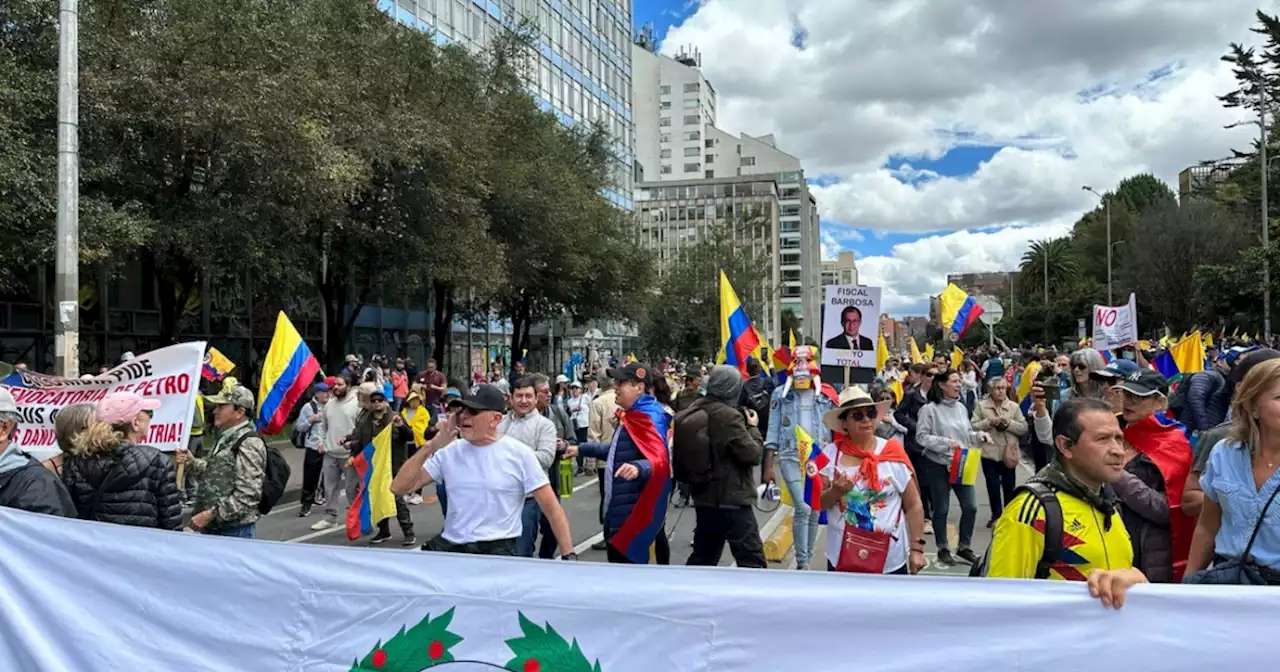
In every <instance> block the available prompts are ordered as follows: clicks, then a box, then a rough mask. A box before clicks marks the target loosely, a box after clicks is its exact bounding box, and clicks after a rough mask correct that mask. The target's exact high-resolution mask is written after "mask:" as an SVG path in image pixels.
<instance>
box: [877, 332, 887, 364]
mask: <svg viewBox="0 0 1280 672" xmlns="http://www.w3.org/2000/svg"><path fill="white" fill-rule="evenodd" d="M888 364H889V344H888V343H886V342H885V340H884V334H880V338H879V342H878V343H876V373H881V372H883V371H884V367H885V366H888Z"/></svg>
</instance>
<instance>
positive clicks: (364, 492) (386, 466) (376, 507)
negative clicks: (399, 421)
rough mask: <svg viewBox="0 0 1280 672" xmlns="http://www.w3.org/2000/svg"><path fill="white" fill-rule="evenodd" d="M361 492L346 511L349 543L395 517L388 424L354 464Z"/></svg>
mask: <svg viewBox="0 0 1280 672" xmlns="http://www.w3.org/2000/svg"><path fill="white" fill-rule="evenodd" d="M351 468H352V469H354V470H355V472H356V478H357V479H358V481H357V482H358V483H359V484H360V490H359V492H357V493H356V498H355V500H354V501H352V502H351V507H350V508H348V509H347V539H349V540H351V541H355V540H356V539H359V538H360V535H363V534H369V533H370V532H373V526H374V525H377V524H378V523H380V522H382V521H384V520H386V519H388V518H390V517H392V516H394V515H396V498H395V495H393V494H391V425H390V424H388V425H387V426H386V427H384V428H383V429H382V431H381V432H378V435H377V436H375V437H373V441H371V442H369V443H368V444H367V445H365V447H364V450H362V451H360V452H359V453H358V454H357V455H356V456H355V457H354V458H353V459H352V462H351Z"/></svg>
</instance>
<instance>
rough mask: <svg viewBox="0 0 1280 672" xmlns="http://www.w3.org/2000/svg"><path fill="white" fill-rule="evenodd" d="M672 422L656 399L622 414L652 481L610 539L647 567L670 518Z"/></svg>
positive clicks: (641, 400) (640, 402)
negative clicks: (669, 437) (669, 434)
mask: <svg viewBox="0 0 1280 672" xmlns="http://www.w3.org/2000/svg"><path fill="white" fill-rule="evenodd" d="M670 424H671V418H670V416H668V415H667V412H666V411H665V410H664V409H663V408H662V404H659V403H658V400H657V399H654V398H653V397H651V396H649V395H647V394H646V395H643V396H641V397H640V398H639V399H637V400H636V403H635V404H633V405H632V406H631V408H630V409H628V410H626V411H623V412H622V427H621V429H622V431H625V432H626V433H627V435H628V436H630V437H631V440H632V441H633V442H635V444H636V448H637V449H639V450H640V453H641V454H642V455H644V457H645V459H646V460H648V461H649V465H650V467H651V469H650V473H649V480H648V481H647V482H646V483H645V484H644V489H643V490H641V491H640V499H639V500H638V501H637V502H636V504H635V507H634V508H632V509H631V513H630V514H629V515H628V516H627V519H626V521H624V522H623V523H622V527H620V528H618V531H617V532H616V533H615V534H614V535H613V536H612V537H610V538H609V543H610V544H611V545H612V546H613V547H614V548H615V549H617V550H618V551H619V552H621V553H622V554H624V555H626V556H627V558H628V559H629V560H631V562H633V563H636V564H640V565H643V564H648V562H649V546H650V545H651V544H653V540H654V539H655V538H657V536H658V531H659V530H661V529H662V525H663V523H665V521H666V516H667V499H668V498H669V497H670V494H671V460H670V458H669V453H668V452H667V429H668V428H669V426H670Z"/></svg>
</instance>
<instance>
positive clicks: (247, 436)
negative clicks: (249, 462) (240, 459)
mask: <svg viewBox="0 0 1280 672" xmlns="http://www.w3.org/2000/svg"><path fill="white" fill-rule="evenodd" d="M253 437H258V438H262V437H260V436H258V433H257V432H256V431H255V432H249V433H248V434H245V435H244V436H242V437H240V438H238V439H236V442H235V443H233V444H231V452H233V453H235V454H236V455H239V454H240V444H242V443H244V442H245V441H248V440H249V439H251V438H253ZM262 443H263V445H266V443H267V442H266V441H263V442H262Z"/></svg>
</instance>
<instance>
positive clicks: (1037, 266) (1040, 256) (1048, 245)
mask: <svg viewBox="0 0 1280 672" xmlns="http://www.w3.org/2000/svg"><path fill="white" fill-rule="evenodd" d="M1019 270H1020V273H1019V274H1018V276H1019V277H1018V289H1019V290H1021V291H1020V292H1019V293H1020V294H1021V295H1023V296H1027V297H1041V299H1042V300H1043V297H1044V296H1045V278H1046V277H1047V278H1048V281H1049V290H1050V292H1052V291H1053V288H1054V287H1058V286H1061V285H1063V284H1066V283H1067V282H1068V281H1069V280H1071V279H1072V278H1074V277H1075V276H1076V275H1077V274H1078V273H1079V272H1080V261H1079V260H1078V259H1077V258H1076V254H1075V249H1074V248H1072V246H1071V239H1070V238H1067V237H1063V238H1053V239H1050V240H1037V241H1035V242H1033V243H1031V248H1030V249H1028V250H1027V251H1026V252H1025V253H1024V254H1023V255H1022V267H1021V268H1020V269H1019Z"/></svg>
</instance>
